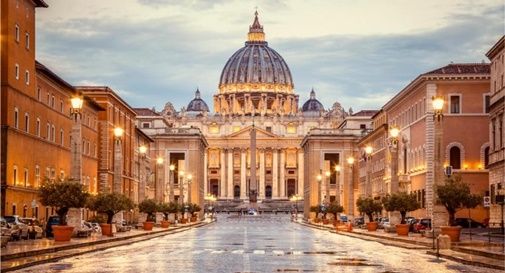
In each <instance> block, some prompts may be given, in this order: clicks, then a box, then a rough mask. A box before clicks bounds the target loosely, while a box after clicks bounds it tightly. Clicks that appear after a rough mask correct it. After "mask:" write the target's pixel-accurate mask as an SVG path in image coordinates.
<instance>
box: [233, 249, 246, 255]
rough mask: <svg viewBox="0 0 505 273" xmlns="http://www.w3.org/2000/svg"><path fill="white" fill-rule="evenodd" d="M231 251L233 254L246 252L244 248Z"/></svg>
mask: <svg viewBox="0 0 505 273" xmlns="http://www.w3.org/2000/svg"><path fill="white" fill-rule="evenodd" d="M231 253H233V254H244V250H243V249H237V250H233V251H232V252H231Z"/></svg>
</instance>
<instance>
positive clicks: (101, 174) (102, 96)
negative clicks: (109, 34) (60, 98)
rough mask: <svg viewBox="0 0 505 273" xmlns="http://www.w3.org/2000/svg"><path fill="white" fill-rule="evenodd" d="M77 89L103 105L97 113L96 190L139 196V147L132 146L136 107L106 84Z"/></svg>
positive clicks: (133, 144) (131, 196) (133, 142)
mask: <svg viewBox="0 0 505 273" xmlns="http://www.w3.org/2000/svg"><path fill="white" fill-rule="evenodd" d="M76 89H77V90H78V91H79V92H81V93H83V94H84V95H86V96H88V97H90V98H92V99H93V100H94V101H95V102H96V103H98V104H99V105H100V106H101V107H103V108H104V109H105V111H102V112H100V113H99V115H98V127H97V128H98V132H99V133H98V134H99V137H100V139H99V142H98V158H99V162H98V190H99V191H100V192H102V191H114V192H120V193H123V194H125V195H126V196H128V197H130V198H131V199H135V198H134V196H138V181H137V180H136V179H135V175H134V171H135V153H136V151H137V149H138V147H136V146H135V143H136V141H135V136H136V134H137V132H136V127H135V117H136V113H135V111H134V110H133V108H132V107H130V105H128V103H126V102H125V101H124V100H123V99H121V98H120V97H119V96H118V95H117V94H116V92H114V91H113V90H112V89H110V88H109V87H106V86H78V87H76ZM115 128H122V129H123V135H122V136H121V137H120V138H117V137H116V136H115V134H114V129H115ZM118 140H119V142H118ZM118 143H119V144H118ZM119 169H121V170H122V171H118V170H119ZM121 172H122V173H121Z"/></svg>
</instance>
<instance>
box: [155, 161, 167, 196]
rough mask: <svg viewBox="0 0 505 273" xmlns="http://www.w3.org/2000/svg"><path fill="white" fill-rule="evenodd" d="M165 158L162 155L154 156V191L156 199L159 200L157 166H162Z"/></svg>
mask: <svg viewBox="0 0 505 273" xmlns="http://www.w3.org/2000/svg"><path fill="white" fill-rule="evenodd" d="M164 161H165V160H164V159H163V157H161V156H158V157H157V158H156V164H155V165H154V192H155V198H156V199H157V201H161V193H162V192H161V190H160V189H158V166H162V165H163V162H164Z"/></svg>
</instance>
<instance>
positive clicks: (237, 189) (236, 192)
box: [233, 185, 240, 199]
mask: <svg viewBox="0 0 505 273" xmlns="http://www.w3.org/2000/svg"><path fill="white" fill-rule="evenodd" d="M233 197H234V198H235V199H239V198H240V186H239V185H235V187H234V188H233Z"/></svg>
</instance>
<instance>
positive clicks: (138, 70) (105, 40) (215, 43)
mask: <svg viewBox="0 0 505 273" xmlns="http://www.w3.org/2000/svg"><path fill="white" fill-rule="evenodd" d="M64 3H67V2H66V1H65V2H64ZM98 3H99V2H98ZM107 3H110V2H107ZM121 3H122V4H123V5H122V7H123V6H124V10H123V9H117V11H115V13H114V14H113V16H106V15H107V13H106V12H101V13H100V12H95V13H93V10H89V11H86V15H79V14H75V15H74V16H70V15H68V14H66V13H65V14H63V13H64V12H63V11H62V9H63V7H59V6H57V5H58V4H60V2H55V3H54V5H55V6H56V7H54V9H55V10H53V11H51V12H52V13H50V14H47V15H46V14H42V15H41V12H39V13H38V16H39V18H43V19H41V20H39V21H38V26H37V58H38V59H39V60H40V61H41V62H42V63H44V64H47V65H48V66H49V67H50V68H51V69H53V70H54V71H55V72H57V73H58V74H59V75H60V76H62V77H63V78H64V79H66V80H68V81H69V82H71V83H74V84H79V83H83V82H84V83H86V82H89V83H101V84H105V85H108V86H110V87H111V88H113V89H115V90H116V91H118V92H119V93H121V95H122V96H124V98H125V100H126V101H128V103H129V104H130V105H132V106H135V107H152V106H156V108H157V109H161V108H162V106H163V105H164V104H165V102H167V101H171V102H172V103H173V104H174V105H175V106H176V108H181V107H182V106H186V105H187V103H188V102H189V101H190V100H191V99H192V98H193V96H194V91H195V90H196V88H197V87H199V89H200V91H201V92H202V97H203V98H204V99H205V100H206V101H207V104H208V105H209V106H210V107H211V108H212V106H211V105H212V95H213V94H215V92H216V89H217V85H218V81H219V76H220V73H221V69H222V68H223V66H224V64H225V62H226V61H227V60H228V58H229V57H230V56H231V55H232V54H233V53H234V52H235V51H236V50H238V49H239V48H240V47H242V46H243V42H244V39H245V33H246V31H247V27H248V25H249V24H250V21H251V13H252V12H250V9H251V8H252V7H248V6H252V3H250V2H248V3H244V1H232V2H228V1H216V2H214V1H191V3H190V4H187V2H185V1H173V0H166V1H163V0H155V1H148V0H138V1H135V2H131V1H124V2H121ZM259 3H260V5H259V6H260V9H261V8H262V9H264V10H266V11H267V12H269V13H271V14H272V13H273V10H276V11H278V14H279V15H278V16H270V17H267V18H265V20H263V21H262V23H263V24H264V25H265V28H266V30H267V39H268V41H269V45H270V46H272V48H274V49H275V50H276V51H278V52H279V53H280V54H281V55H282V56H283V57H284V59H285V60H286V61H287V63H288V65H289V67H290V69H291V72H292V74H293V78H294V82H295V88H296V90H297V92H298V94H299V95H300V105H302V104H303V102H304V101H305V99H306V98H308V93H309V91H310V88H311V87H314V88H315V90H316V93H317V96H318V98H320V99H321V101H322V102H323V103H324V104H325V107H327V108H328V107H330V106H331V105H332V103H333V101H336V100H338V101H339V102H341V104H342V105H343V106H344V107H345V108H349V107H351V106H352V107H353V109H354V110H359V109H373V108H379V107H381V106H382V105H383V104H384V103H385V102H386V101H387V100H389V99H390V98H391V97H392V96H393V95H394V94H395V93H397V92H398V91H399V90H401V89H402V88H403V87H404V86H406V85H407V84H408V83H409V82H410V81H411V80H413V79H414V78H415V77H416V76H417V75H418V74H421V73H423V72H426V71H429V70H432V69H435V68H437V67H440V66H443V65H446V64H447V63H449V62H451V61H454V62H480V61H481V60H483V59H484V60H486V58H485V56H484V53H485V52H486V51H487V50H488V49H489V48H490V47H491V46H492V44H493V43H494V42H495V41H496V40H497V39H498V38H499V36H500V35H503V24H502V23H503V19H504V16H503V10H500V9H499V8H497V6H496V5H484V7H476V9H477V8H478V9H479V12H480V13H478V14H477V13H475V10H470V11H467V10H468V9H466V6H464V5H463V6H462V7H461V8H459V9H451V11H450V12H448V13H446V14H445V15H444V18H442V19H443V20H442V19H440V22H441V23H440V24H439V25H438V26H437V27H431V28H429V27H426V26H420V27H419V28H418V29H417V30H416V31H414V30H412V31H403V32H402V31H394V32H388V31H385V30H378V31H377V33H376V34H369V33H368V32H362V33H359V34H349V33H345V34H339V35H337V34H335V33H336V32H335V31H333V32H332V29H333V26H332V25H331V24H328V25H320V26H319V27H318V28H319V29H315V30H314V31H313V33H311V35H301V34H300V33H302V32H299V33H296V30H297V29H302V28H303V27H301V25H304V24H305V25H307V24H309V23H310V22H300V24H301V25H290V24H285V25H283V27H282V28H278V27H279V25H281V24H283V22H286V21H289V20H292V18H291V17H289V16H290V15H289V13H290V12H293V13H295V12H300V11H299V10H298V9H297V8H298V6H296V5H298V4H296V1H295V4H293V2H291V1H289V2H287V1H259ZM52 4H53V3H50V5H52ZM70 4H73V5H77V4H76V3H68V5H70ZM61 5H63V4H61ZM95 5H98V4H94V5H91V4H90V9H91V8H96V7H95ZM110 5H112V4H110ZM480 6H482V5H480ZM344 7H345V5H344ZM110 8H111V7H106V8H103V9H105V10H108V9H110ZM451 8H452V6H451ZM49 9H51V8H49ZM49 9H48V10H49ZM63 10H64V9H63ZM165 10H169V11H167V12H165ZM238 11H239V12H238ZM370 12H372V11H370ZM136 14H140V16H139V17H135V15H136ZM244 14H248V15H247V17H244ZM310 14H311V13H310V12H307V18H304V20H306V21H310V20H311V18H309V17H308V16H309V15H310ZM45 15H46V17H44V16H45ZM268 18H270V19H268ZM286 18H288V19H289V20H288V19H286ZM262 19H263V18H262ZM369 24H370V23H369ZM286 29H287V31H285V32H281V33H280V32H279V30H286ZM316 30H317V31H316ZM276 33H277V34H278V35H276ZM291 33H295V34H291Z"/></svg>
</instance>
